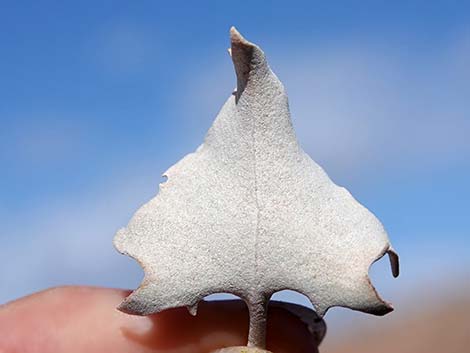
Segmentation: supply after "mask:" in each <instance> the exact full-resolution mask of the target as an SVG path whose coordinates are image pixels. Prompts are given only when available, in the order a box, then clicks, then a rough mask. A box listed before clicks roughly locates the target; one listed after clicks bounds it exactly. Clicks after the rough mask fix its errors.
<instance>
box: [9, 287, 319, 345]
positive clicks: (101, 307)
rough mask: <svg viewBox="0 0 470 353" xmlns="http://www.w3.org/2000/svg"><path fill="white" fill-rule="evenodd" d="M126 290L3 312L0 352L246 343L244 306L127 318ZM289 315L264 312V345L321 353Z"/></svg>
mask: <svg viewBox="0 0 470 353" xmlns="http://www.w3.org/2000/svg"><path fill="white" fill-rule="evenodd" d="M128 294H129V292H128V291H123V290H117V289H105V288H91V287H61V288H53V289H49V290H46V291H43V292H39V293H36V294H33V295H31V296H28V297H25V298H21V299H19V300H16V301H14V302H11V303H8V304H5V305H2V306H0V352H1V353H14V352H21V353H28V352H41V353H49V352H51V353H56V352H66V353H74V352H80V353H83V352H87V353H94V352H99V353H102V352H114V353H120V352H135V353H140V352H142V353H145V352H167V353H170V352H171V353H208V352H211V351H212V350H214V349H217V348H220V347H227V346H240V345H244V344H246V337H247V334H248V313H247V309H246V307H245V304H244V303H243V302H242V301H216V302H201V303H200V304H199V309H198V314H197V316H191V315H190V314H189V313H188V311H187V310H186V309H185V308H178V309H171V310H167V311H164V312H161V313H159V314H155V315H152V316H146V317H141V316H132V315H127V314H124V313H121V312H119V311H118V310H116V307H117V306H118V304H119V303H121V301H122V300H123V299H124V298H125V297H126V296H127V295H128ZM319 339H321V338H318V337H315V335H312V334H311V333H310V331H309V329H308V327H307V325H306V324H305V323H304V322H303V321H302V320H301V319H300V318H299V316H297V315H296V314H293V313H292V312H291V311H290V310H286V309H285V308H282V307H280V306H277V305H272V306H270V308H269V320H268V334H267V342H268V343H267V345H268V349H269V350H271V351H273V352H274V353H294V352H295V353H301V352H302V353H306V352H318V349H317V346H318V342H317V341H318V340H319Z"/></svg>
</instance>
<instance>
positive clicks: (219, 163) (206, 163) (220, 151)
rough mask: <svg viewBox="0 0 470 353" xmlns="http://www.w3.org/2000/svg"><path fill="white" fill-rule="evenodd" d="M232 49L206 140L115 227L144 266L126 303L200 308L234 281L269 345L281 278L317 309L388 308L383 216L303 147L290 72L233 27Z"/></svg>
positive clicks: (252, 335)
mask: <svg viewBox="0 0 470 353" xmlns="http://www.w3.org/2000/svg"><path fill="white" fill-rule="evenodd" d="M231 56H232V60H233V63H234V66H235V71H236V75H237V89H236V91H235V92H234V93H233V94H232V95H231V96H230V97H229V98H228V100H227V101H226V102H225V104H224V106H223V107H222V109H221V111H220V112H219V114H218V116H217V118H216V119H215V121H214V123H213V125H212V127H211V128H210V129H209V131H208V133H207V136H206V137H205V140H204V143H203V144H202V145H201V146H200V147H199V148H198V149H197V150H196V151H195V152H194V153H191V154H188V155H187V156H186V157H184V158H183V159H182V160H181V161H179V162H178V163H177V164H175V165H174V166H172V167H171V168H170V169H169V170H168V171H167V172H166V173H165V174H164V175H165V176H166V177H167V178H168V179H167V181H166V182H165V183H163V184H161V185H160V190H159V193H158V195H157V196H156V197H155V198H153V199H152V200H151V201H149V202H148V203H147V204H145V205H143V206H142V207H141V208H140V209H139V210H138V211H137V212H136V214H135V215H134V216H133V218H132V220H131V221H130V223H129V224H128V226H127V227H126V228H124V229H121V230H120V231H119V232H118V233H117V235H116V237H115V240H114V243H115V246H116V248H117V249H118V250H119V251H120V252H121V253H123V254H126V255H129V256H131V257H132V258H134V259H136V260H137V261H138V262H139V263H140V264H141V266H142V267H143V268H144V271H145V278H144V280H143V282H142V284H141V285H140V287H139V288H138V289H137V290H135V291H134V292H133V293H132V294H131V295H130V296H129V297H128V298H127V299H126V300H125V301H124V302H123V303H122V304H121V306H120V310H122V311H124V312H127V313H131V314H138V315H148V314H152V313H155V312H159V311H161V310H164V309H168V308H173V307H180V306H186V307H188V309H189V311H190V312H191V313H192V314H196V311H197V304H198V302H199V301H200V300H201V299H202V298H203V297H205V296H207V295H208V294H212V293H218V292H225V293H233V294H235V295H237V296H239V297H241V298H242V299H243V300H244V301H245V302H246V303H247V305H248V309H249V312H250V327H249V338H248V344H249V345H250V346H257V347H260V348H264V345H265V343H264V342H265V327H266V326H265V324H266V322H265V321H266V308H267V302H268V300H269V298H270V297H271V295H272V294H273V293H275V292H277V291H281V290H284V289H292V290H295V291H298V292H300V293H303V294H304V295H306V296H307V297H308V298H309V299H310V300H311V302H312V304H313V305H314V307H315V310H316V311H317V313H318V314H319V315H320V316H323V315H324V314H325V312H326V311H327V310H328V308H330V307H333V306H343V307H348V308H351V309H354V310H360V311H364V312H367V313H372V314H376V315H383V314H386V313H388V312H389V311H391V310H392V307H391V306H390V304H388V303H386V302H385V301H384V300H382V299H381V298H380V296H379V295H378V293H377V292H376V290H375V289H374V287H373V286H372V284H371V282H370V279H369V276H368V270H369V267H370V266H371V264H372V263H373V262H374V261H376V260H378V259H379V258H381V257H382V256H383V255H384V254H386V253H388V255H389V257H390V261H391V265H392V271H393V275H394V276H397V275H398V256H397V254H396V253H395V252H394V251H393V249H392V247H391V245H390V242H389V240H388V237H387V234H386V232H385V230H384V228H383V226H382V224H381V223H380V222H379V221H378V219H377V218H376V217H375V216H374V215H373V214H372V213H371V212H370V211H368V210H367V209H366V208H365V207H363V206H362V205H361V204H360V203H359V202H357V201H356V200H355V199H354V198H353V197H352V196H351V194H350V193H349V192H348V191H347V190H346V189H345V188H343V187H339V186H337V185H335V184H334V183H333V182H332V181H331V180H330V178H329V177H328V176H327V174H326V173H325V172H324V171H323V169H322V168H321V167H320V166H318V165H317V164H316V163H315V162H314V161H313V160H312V159H311V158H310V157H309V156H308V155H307V154H306V153H305V152H304V151H303V150H302V148H301V147H300V146H299V144H298V142H297V139H296V136H295V132H294V129H293V127H292V122H291V118H290V114H289V106H288V101H287V96H286V93H285V90H284V87H283V85H282V83H281V82H280V81H279V79H278V78H277V77H276V75H275V74H274V73H273V72H272V71H271V69H270V67H269V66H268V63H267V61H266V57H265V55H264V53H263V51H262V50H261V49H260V48H259V47H258V46H256V45H255V44H252V43H250V42H248V41H247V40H245V39H244V38H243V37H242V36H241V35H240V34H239V33H238V32H237V31H236V29H235V28H232V29H231ZM332 104H334V103H332ZM313 118H314V119H315V117H313Z"/></svg>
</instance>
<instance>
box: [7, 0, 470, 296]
mask: <svg viewBox="0 0 470 353" xmlns="http://www.w3.org/2000/svg"><path fill="white" fill-rule="evenodd" d="M461 3H463V2H460V4H459V2H452V1H445V2H444V1H442V2H439V1H433V2H429V1H426V2H425V1H420V2H418V1H410V2H399V1H398V2H388V3H387V4H384V3H383V2H368V1H362V2H355V3H354V2H331V1H330V2H325V3H319V2H314V1H305V2H300V1H291V2H288V3H287V2H276V1H237V2H220V1H213V2H208V1H206V2H199V3H198V4H197V5H195V4H194V5H191V4H185V3H183V2H181V1H173V2H171V3H170V2H157V1H141V2H139V3H137V2H131V1H127V2H122V1H121V2H120V1H101V2H99V4H97V3H96V2H91V1H81V2H64V1H44V2H33V1H30V2H25V1H15V2H13V1H3V2H2V3H1V11H0V26H1V30H0V52H1V60H0V78H1V81H0V82H1V84H0V97H1V100H0V101H1V104H0V121H1V130H0V162H1V166H2V173H1V178H0V181H1V183H0V222H1V224H2V231H1V232H0V241H1V243H2V245H1V246H0V257H1V258H2V260H3V263H4V265H3V266H2V267H1V268H0V303H2V302H5V301H8V300H11V299H14V298H16V297H19V296H22V295H25V294H28V293H31V292H33V291H36V290H40V289H42V288H46V287H49V286H54V285H61V284H92V285H103V286H115V287H129V288H133V287H136V286H137V285H138V283H139V282H140V280H141V277H142V272H141V270H140V268H139V267H138V265H137V264H136V263H135V262H134V261H133V260H131V259H128V258H126V257H124V256H121V255H119V254H118V253H117V252H116V251H115V250H114V248H113V247H112V238H113V235H114V232H115V231H116V230H117V229H118V228H120V227H121V226H123V225H125V224H126V222H127V221H128V219H129V218H130V216H131V215H132V213H133V211H134V210H136V209H137V208H138V207H139V206H140V205H141V204H143V203H144V202H146V201H147V200H148V199H150V198H151V197H152V196H154V195H155V193H156V191H157V188H158V183H159V182H160V181H161V176H160V175H161V174H162V173H163V172H164V171H165V170H166V169H167V168H168V167H169V166H171V165H172V164H174V163H176V162H177V161H178V160H179V159H180V158H182V157H183V156H184V155H185V154H186V153H189V152H191V151H193V150H194V149H195V148H196V147H197V146H198V145H199V144H200V143H201V142H202V140H203V138H204V134H205V132H206V131H207V129H208V128H209V126H210V124H211V122H212V120H213V119H214V117H215V115H216V114H217V111H218V109H220V107H221V106H222V104H223V102H224V101H225V99H226V97H227V96H228V95H229V94H230V92H231V90H232V89H233V87H234V86H235V77H234V73H233V69H232V66H231V62H230V58H229V56H228V55H227V51H226V48H228V46H229V41H228V30H229V28H230V26H231V25H235V26H237V28H238V29H239V30H240V31H241V32H242V33H243V34H244V35H245V36H246V37H247V38H248V39H250V40H252V41H253V42H255V43H257V44H259V45H260V46H262V48H263V49H264V50H265V52H266V54H267V56H268V59H269V60H270V63H271V66H272V68H273V70H274V71H275V72H276V74H277V75H278V76H279V77H280V78H281V80H282V81H283V82H284V84H285V86H286V88H287V91H288V93H289V97H290V106H291V111H292V116H293V122H294V126H295V127H296V129H297V131H298V137H299V140H300V142H301V144H302V145H303V146H304V149H305V150H306V151H307V152H308V153H309V154H310V155H311V156H312V157H313V158H314V159H315V160H316V161H317V162H319V163H320V164H321V165H322V166H323V167H324V168H325V170H326V171H327V172H328V173H329V174H330V176H331V177H332V179H333V180H334V181H335V182H336V183H338V184H341V185H344V186H346V187H347V188H348V189H349V190H350V191H351V192H352V194H353V195H354V196H355V197H356V198H357V199H358V200H359V201H361V202H362V203H363V204H365V205H366V206H367V207H368V208H369V209H371V210H372V211H373V212H374V213H376V214H377V215H378V216H379V218H380V219H381V220H382V221H383V223H384V225H385V227H386V228H387V229H388V231H389V235H390V237H391V239H392V242H393V243H394V245H395V248H396V249H397V250H398V251H399V252H400V254H401V256H402V258H401V260H402V268H403V272H402V276H401V278H399V279H398V280H392V279H391V276H390V274H389V270H388V269H385V265H384V263H382V262H381V263H380V264H379V265H378V266H376V267H374V268H373V270H372V276H373V278H374V282H375V283H377V286H378V287H379V289H380V290H381V291H382V293H383V295H384V297H385V298H387V299H390V300H393V301H395V302H401V301H406V300H407V299H408V298H409V296H410V295H411V294H410V293H415V294H414V295H419V294H420V293H421V294H422V293H423V291H426V292H427V291H430V292H432V290H433V289H436V290H438V288H441V287H442V286H443V284H442V283H448V282H449V283H451V282H452V281H454V280H459V279H460V280H461V279H462V278H463V279H465V280H468V279H470V270H469V268H470V266H469V265H470V259H469V255H468V254H469V251H470V216H469V210H470V207H469V205H468V202H469V200H470V185H469V180H470V143H469V138H470V86H469V82H470V64H469V63H470V7H469V6H464V5H462V4H461ZM444 286H445V285H444ZM430 289H432V290H430ZM416 293H417V294H416ZM291 298H294V300H300V301H301V300H302V298H300V299H299V297H291Z"/></svg>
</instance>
